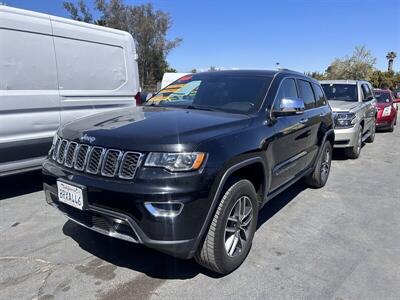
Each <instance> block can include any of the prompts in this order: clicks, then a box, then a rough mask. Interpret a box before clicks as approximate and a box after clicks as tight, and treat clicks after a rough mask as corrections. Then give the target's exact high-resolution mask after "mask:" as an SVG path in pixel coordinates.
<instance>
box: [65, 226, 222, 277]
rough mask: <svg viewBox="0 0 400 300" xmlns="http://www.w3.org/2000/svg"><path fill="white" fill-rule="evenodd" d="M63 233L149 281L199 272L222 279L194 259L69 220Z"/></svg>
mask: <svg viewBox="0 0 400 300" xmlns="http://www.w3.org/2000/svg"><path fill="white" fill-rule="evenodd" d="M63 232H64V234H65V235H67V236H70V237H71V238H72V239H74V240H75V241H76V242H77V243H78V244H79V246H80V247H81V248H82V249H83V250H85V251H87V252H89V253H91V254H93V255H94V256H96V257H98V258H101V259H102V260H104V261H107V262H109V263H111V264H114V265H116V266H118V267H123V268H128V269H132V270H135V271H138V272H142V273H144V274H146V275H147V276H149V277H152V278H158V279H190V278H193V277H195V276H196V275H198V274H199V273H202V274H205V275H207V276H210V277H213V278H219V277H222V276H221V275H219V274H216V273H214V272H211V271H208V270H207V269H205V268H202V267H201V266H200V265H198V264H197V263H196V261H195V260H194V259H190V260H182V259H177V258H174V257H172V256H169V255H166V254H163V253H161V252H158V251H156V250H153V249H150V248H147V247H145V246H142V245H139V244H133V243H129V242H126V241H123V240H119V239H115V238H111V237H107V236H104V235H101V234H99V233H96V232H93V231H91V230H89V229H86V228H84V227H81V226H79V225H77V224H75V223H74V222H72V221H68V222H67V223H65V224H64V227H63Z"/></svg>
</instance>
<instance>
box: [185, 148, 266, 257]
mask: <svg viewBox="0 0 400 300" xmlns="http://www.w3.org/2000/svg"><path fill="white" fill-rule="evenodd" d="M267 170H269V169H268V167H267V162H266V160H265V159H264V158H263V157H261V156H260V155H258V154H257V153H253V154H248V155H244V157H243V156H240V157H238V158H236V159H234V160H233V162H232V163H230V164H229V166H228V167H225V168H223V171H222V172H220V175H219V176H217V178H216V179H215V182H214V184H213V187H212V189H211V191H210V197H212V202H211V205H210V209H209V211H208V213H207V216H206V219H205V221H204V223H203V226H202V228H201V230H200V233H199V235H198V237H197V241H196V243H195V246H194V249H193V253H195V251H197V249H198V247H199V245H200V242H201V241H202V240H203V238H204V236H205V233H206V232H207V229H208V227H209V226H210V223H211V221H212V217H213V215H214V213H215V211H216V209H217V207H218V204H219V202H220V199H221V195H223V192H224V191H225V189H226V186H227V183H230V182H232V180H233V179H234V178H242V179H248V180H249V181H250V182H252V183H253V185H254V184H255V189H256V192H257V195H258V196H259V199H258V200H259V202H260V201H261V202H262V201H263V200H264V196H265V195H266V193H267V190H268V186H267V185H268V184H269V183H268V181H267V178H268V174H266V173H267V172H268V171H267ZM257 171H262V176H261V178H256V177H257V176H256V175H257V173H256V172H257Z"/></svg>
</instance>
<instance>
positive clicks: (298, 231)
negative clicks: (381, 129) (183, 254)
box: [0, 127, 400, 300]
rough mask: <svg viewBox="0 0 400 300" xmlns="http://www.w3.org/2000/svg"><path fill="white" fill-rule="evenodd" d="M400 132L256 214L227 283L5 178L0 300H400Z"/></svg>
mask: <svg viewBox="0 0 400 300" xmlns="http://www.w3.org/2000/svg"><path fill="white" fill-rule="evenodd" d="M399 181H400V127H398V128H396V129H395V132H393V133H378V134H377V135H376V139H375V142H374V143H373V144H366V145H365V146H364V147H363V149H362V153H361V157H360V158H359V159H357V160H349V159H345V158H344V157H343V155H342V154H341V153H340V152H335V155H334V161H333V162H332V168H331V174H330V178H329V180H328V183H327V185H326V186H325V187H324V188H323V189H319V190H315V189H308V188H306V187H305V186H303V185H302V184H301V183H297V184H295V185H294V186H292V187H291V188H289V189H288V190H286V191H285V192H283V193H282V194H281V195H279V196H278V197H276V198H274V199H273V200H271V201H270V202H269V203H267V204H266V206H265V207H264V208H263V210H262V211H261V212H260V217H259V225H258V229H257V232H256V235H255V238H254V242H253V247H252V250H251V252H250V254H249V256H248V257H247V259H246V261H245V262H244V263H243V265H242V266H241V267H240V268H239V269H237V270H236V271H234V272H233V273H231V274H229V275H226V276H219V275H216V274H214V273H211V272H209V271H207V270H206V269H204V268H202V267H200V266H198V265H197V264H196V263H195V261H194V260H188V261H184V260H178V259H174V258H172V257H169V256H167V255H164V254H162V253H159V252H157V251H154V250H151V249H148V248H145V247H143V246H140V245H135V244H130V243H128V242H124V241H120V240H116V239H112V238H109V237H106V236H102V235H100V234H98V233H94V232H91V231H89V230H87V229H85V228H82V227H80V226H79V225H76V224H74V223H72V222H71V221H67V220H66V218H65V217H64V216H62V215H61V214H60V213H59V212H58V211H57V210H56V209H54V208H52V207H50V206H49V205H47V204H46V202H45V200H44V194H43V191H42V183H41V175H40V172H33V173H28V174H24V175H16V176H12V177H7V178H3V179H0V299H38V298H39V299H149V298H154V299H157V298H162V299H204V298H209V299H224V298H226V299H232V298H233V299H237V298H252V299H253V298H259V299H335V300H343V299H400V184H399Z"/></svg>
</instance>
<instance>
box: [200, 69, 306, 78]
mask: <svg viewBox="0 0 400 300" xmlns="http://www.w3.org/2000/svg"><path fill="white" fill-rule="evenodd" d="M216 73H217V74H221V73H223V74H225V75H229V74H232V75H234V74H236V75H237V74H242V75H255V76H257V75H258V76H275V75H276V74H278V73H280V74H297V75H300V76H303V77H308V76H307V75H305V74H303V73H300V72H296V71H292V70H288V69H281V70H254V69H253V70H251V69H250V70H219V71H207V72H201V73H197V74H216Z"/></svg>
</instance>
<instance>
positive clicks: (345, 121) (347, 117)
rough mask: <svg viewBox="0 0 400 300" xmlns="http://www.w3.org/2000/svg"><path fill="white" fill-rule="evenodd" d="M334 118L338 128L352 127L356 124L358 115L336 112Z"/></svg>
mask: <svg viewBox="0 0 400 300" xmlns="http://www.w3.org/2000/svg"><path fill="white" fill-rule="evenodd" d="M334 118H335V126H336V127H337V128H350V127H353V126H354V119H355V118H356V115H355V114H354V113H335V114H334Z"/></svg>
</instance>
